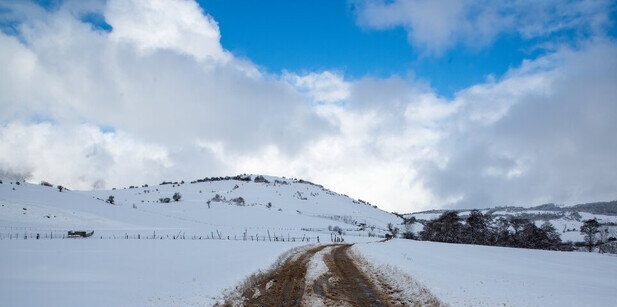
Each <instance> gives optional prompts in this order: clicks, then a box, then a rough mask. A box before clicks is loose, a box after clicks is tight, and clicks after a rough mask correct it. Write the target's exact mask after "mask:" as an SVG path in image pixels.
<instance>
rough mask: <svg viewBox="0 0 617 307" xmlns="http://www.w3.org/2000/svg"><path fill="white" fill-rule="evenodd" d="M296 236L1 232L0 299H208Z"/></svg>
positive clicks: (87, 302)
mask: <svg viewBox="0 0 617 307" xmlns="http://www.w3.org/2000/svg"><path fill="white" fill-rule="evenodd" d="M300 244H301V243H290V242H285V243H283V242H272V243H270V242H244V241H218V240H208V241H192V240H186V241H184V240H12V241H9V240H2V241H0V250H2V261H0V272H2V274H0V306H62V307H69V306H105V307H107V306H211V305H212V304H213V296H217V295H220V294H221V292H222V290H224V289H226V288H229V287H232V286H234V285H236V283H238V282H239V281H241V280H242V279H243V278H244V277H245V276H248V275H250V274H251V273H253V272H255V271H256V270H258V269H266V268H268V267H269V266H270V265H272V264H273V263H274V262H275V260H276V259H277V258H278V256H279V255H280V254H282V253H284V252H285V251H286V250H289V249H291V248H293V247H294V246H298V245H300Z"/></svg>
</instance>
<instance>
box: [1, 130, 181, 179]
mask: <svg viewBox="0 0 617 307" xmlns="http://www.w3.org/2000/svg"><path fill="white" fill-rule="evenodd" d="M0 143H2V144H3V146H2V147H1V148H0V165H2V166H3V169H4V170H5V171H7V172H9V173H17V174H27V175H28V177H29V178H30V179H32V180H35V181H41V180H47V181H50V182H53V183H56V184H63V185H69V186H70V187H71V188H76V189H91V188H103V187H105V186H107V187H110V186H120V185H122V184H125V185H128V184H127V183H128V182H127V181H126V178H129V180H130V182H132V183H131V184H143V183H146V182H148V181H149V180H152V178H158V177H160V176H161V175H165V174H166V173H167V169H169V168H170V166H171V164H172V162H171V159H170V157H169V152H168V150H167V149H166V148H164V147H163V146H159V145H154V144H145V143H143V142H139V141H136V140H134V139H133V138H131V137H130V136H128V135H125V134H123V133H119V134H116V133H103V132H101V131H100V129H98V128H97V127H95V126H92V125H89V124H82V125H52V124H50V123H39V124H36V123H29V124H25V123H19V122H13V123H11V124H8V125H6V126H2V127H1V129H0Z"/></svg>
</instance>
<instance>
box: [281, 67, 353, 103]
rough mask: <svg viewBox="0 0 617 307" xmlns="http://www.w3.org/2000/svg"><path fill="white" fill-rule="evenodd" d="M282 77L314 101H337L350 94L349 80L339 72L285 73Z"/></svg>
mask: <svg viewBox="0 0 617 307" xmlns="http://www.w3.org/2000/svg"><path fill="white" fill-rule="evenodd" d="M283 78H284V79H286V80H287V81H288V82H289V83H290V84H292V85H293V86H294V87H296V89H297V90H298V91H300V92H303V93H306V94H308V95H309V96H310V97H311V98H312V99H313V100H314V101H316V102H326V103H331V102H339V101H343V100H345V99H347V98H348V97H349V94H350V93H349V88H350V85H349V82H346V81H345V80H344V78H343V76H342V75H341V74H337V73H333V72H330V71H324V72H321V73H314V72H312V73H308V74H305V75H298V74H293V73H285V74H284V75H283Z"/></svg>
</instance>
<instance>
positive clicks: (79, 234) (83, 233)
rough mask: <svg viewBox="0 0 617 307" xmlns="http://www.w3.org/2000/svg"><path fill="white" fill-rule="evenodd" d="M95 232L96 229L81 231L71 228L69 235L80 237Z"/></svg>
mask: <svg viewBox="0 0 617 307" xmlns="http://www.w3.org/2000/svg"><path fill="white" fill-rule="evenodd" d="M93 234H94V230H92V231H90V232H86V231H81V230H79V231H75V230H69V232H68V234H67V236H68V237H69V238H78V237H81V238H87V237H90V236H92V235H93Z"/></svg>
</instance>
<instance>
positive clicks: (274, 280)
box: [225, 245, 328, 306]
mask: <svg viewBox="0 0 617 307" xmlns="http://www.w3.org/2000/svg"><path fill="white" fill-rule="evenodd" d="M326 247H328V246H327V245H322V246H318V247H315V248H312V249H310V250H308V251H306V252H304V253H302V254H300V255H296V256H293V257H290V258H289V259H287V261H285V262H284V263H283V265H282V266H281V267H280V268H278V269H277V270H275V271H274V272H272V273H270V274H267V275H265V276H262V277H261V278H259V280H258V281H257V284H256V285H253V286H252V287H249V288H247V289H245V290H244V292H243V293H242V297H243V298H244V304H243V305H244V306H302V296H303V295H304V288H305V283H304V277H305V275H306V267H307V264H308V262H309V261H310V260H311V258H312V257H313V256H314V255H315V254H316V253H317V252H319V251H321V250H322V249H324V248H326ZM225 305H226V306H232V305H233V304H230V303H226V304H225Z"/></svg>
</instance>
